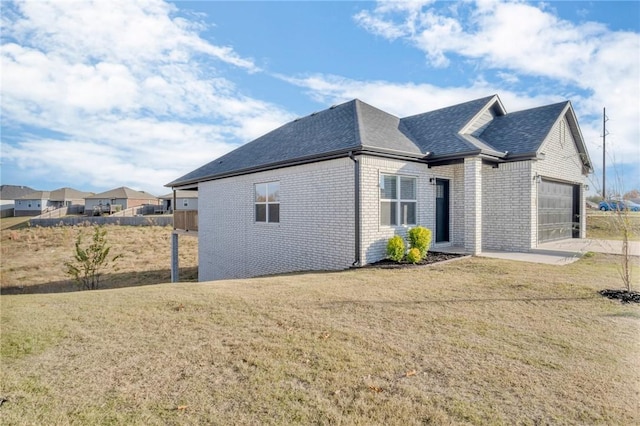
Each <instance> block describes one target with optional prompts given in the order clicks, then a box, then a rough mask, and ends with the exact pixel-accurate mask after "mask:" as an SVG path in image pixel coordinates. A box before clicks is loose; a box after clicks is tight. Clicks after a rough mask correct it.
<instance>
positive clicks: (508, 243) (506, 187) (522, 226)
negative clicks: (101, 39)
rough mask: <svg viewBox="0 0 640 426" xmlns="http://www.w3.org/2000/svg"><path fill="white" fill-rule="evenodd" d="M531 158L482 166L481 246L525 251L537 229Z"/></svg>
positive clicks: (529, 246) (488, 248) (490, 248)
mask: <svg viewBox="0 0 640 426" xmlns="http://www.w3.org/2000/svg"><path fill="white" fill-rule="evenodd" d="M534 185H535V183H534V182H533V174H532V172H531V161H516V162H512V163H503V164H500V165H498V167H497V168H494V167H493V166H491V165H486V164H485V165H483V166H482V200H483V203H482V248H483V249H485V250H511V251H527V250H529V249H531V247H533V245H532V244H533V243H534V241H532V239H531V238H532V236H535V235H536V233H535V232H533V231H532V230H536V229H537V222H536V221H535V218H536V217H537V213H536V204H535V203H534V202H533V201H534V199H533V196H532V191H533V188H534Z"/></svg>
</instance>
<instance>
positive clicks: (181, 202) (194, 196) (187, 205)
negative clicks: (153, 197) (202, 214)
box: [158, 191, 198, 213]
mask: <svg viewBox="0 0 640 426" xmlns="http://www.w3.org/2000/svg"><path fill="white" fill-rule="evenodd" d="M158 198H159V199H160V200H161V201H162V209H163V211H165V212H169V213H171V212H173V210H174V206H173V192H172V193H170V194H165V195H162V196H160V197H158ZM175 199H176V201H175V203H176V205H175V210H198V191H176V195H175Z"/></svg>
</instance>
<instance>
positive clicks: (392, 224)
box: [167, 95, 592, 281]
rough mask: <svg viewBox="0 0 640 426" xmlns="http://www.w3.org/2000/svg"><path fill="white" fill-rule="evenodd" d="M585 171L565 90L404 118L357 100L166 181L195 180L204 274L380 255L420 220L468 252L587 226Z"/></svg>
mask: <svg viewBox="0 0 640 426" xmlns="http://www.w3.org/2000/svg"><path fill="white" fill-rule="evenodd" d="M591 169H592V166H591V161H590V158H589V155H588V153H587V149H586V146H585V143H584V140H583V138H582V134H581V131H580V127H579V125H578V121H577V118H576V115H575V112H574V110H573V107H572V106H571V103H570V102H569V101H565V102H560V103H557V104H552V105H546V106H542V107H538V108H532V109H528V110H524V111H518V112H513V113H507V111H506V109H505V107H504V105H503V104H502V102H501V100H500V98H499V97H498V96H497V95H494V96H489V97H486V98H482V99H477V100H473V101H470V102H465V103H462V104H458V105H454V106H450V107H447V108H442V109H439V110H436V111H431V112H426V113H423V114H418V115H414V116H410V117H405V118H398V117H395V116H393V115H391V114H389V113H387V112H385V111H382V110H380V109H377V108H375V107H373V106H371V105H368V104H366V103H364V102H362V101H360V100H357V99H355V100H352V101H349V102H346V103H343V104H341V105H337V106H333V107H331V108H329V109H326V110H324V111H321V112H318V113H314V114H311V115H309V116H307V117H304V118H300V119H297V120H294V121H293V122H290V123H288V124H285V125H284V126H282V127H280V128H278V129H276V130H273V131H272V132H270V133H267V134H266V135H264V136H261V137H259V138H258V139H256V140H254V141H253V142H250V143H247V144H246V145H243V146H241V147H240V148H238V149H236V150H234V151H232V152H230V153H228V154H226V155H224V156H222V157H220V158H218V159H216V160H214V161H212V162H210V163H208V164H206V165H204V166H202V167H200V168H198V169H196V170H194V171H192V172H190V173H188V174H186V175H185V176H182V177H181V178H179V179H177V180H175V181H173V182H171V183H169V184H168V185H167V186H170V187H172V188H173V189H174V190H184V189H197V190H198V194H199V201H198V203H199V204H198V215H199V225H198V238H199V243H198V256H199V272H198V276H199V279H200V280H202V281H207V280H215V279H227V278H240V277H252V276H257V275H264V274H274V273H284V272H290V271H301V270H336V269H344V268H348V267H350V266H352V265H354V266H359V265H364V264H368V263H372V262H376V261H378V260H380V259H383V258H384V257H385V256H386V253H385V247H386V243H387V240H388V239H389V238H390V237H392V236H393V235H396V234H399V235H405V234H406V232H407V230H408V229H410V228H411V227H413V226H416V225H422V226H424V227H426V228H430V229H431V230H432V231H433V243H432V245H433V247H432V248H434V249H436V250H437V249H438V248H442V247H450V246H459V247H461V248H463V249H464V250H465V251H467V252H468V253H472V254H478V253H481V252H482V251H483V250H512V251H528V250H531V249H532V248H536V247H538V246H539V245H540V244H542V243H544V242H547V241H552V240H557V239H565V238H583V237H584V236H585V229H586V228H585V218H586V215H585V197H584V190H585V179H586V176H587V175H588V173H590V171H591ZM176 235H177V233H174V239H173V240H172V241H174V244H175V246H176V247H177V237H175V236H176ZM173 252H174V253H175V252H177V250H173ZM174 257H175V254H174Z"/></svg>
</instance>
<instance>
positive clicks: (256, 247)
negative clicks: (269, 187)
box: [198, 158, 355, 281]
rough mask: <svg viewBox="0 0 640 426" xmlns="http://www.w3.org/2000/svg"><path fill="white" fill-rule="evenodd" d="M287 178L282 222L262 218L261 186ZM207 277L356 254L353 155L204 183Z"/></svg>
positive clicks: (331, 265)
mask: <svg viewBox="0 0 640 426" xmlns="http://www.w3.org/2000/svg"><path fill="white" fill-rule="evenodd" d="M272 181H279V182H280V223H256V222H255V218H254V210H255V208H254V184H256V183H264V182H272ZM198 191H199V192H198V195H199V203H198V216H199V223H198V228H199V230H198V236H199V240H200V241H199V244H198V259H199V271H198V276H199V279H200V280H201V281H209V280H219V279H229V278H244V277H253V276H258V275H266V274H277V273H284V272H292V271H304V270H339V269H345V268H348V267H349V266H351V264H352V262H353V261H354V260H355V232H354V226H355V225H354V222H355V220H354V215H355V213H354V212H355V202H354V192H355V191H354V164H353V161H351V160H350V159H348V158H343V159H337V160H330V161H323V162H320V163H314V164H307V165H302V166H295V167H287V168H282V169H279V170H272V171H267V172H260V173H254V174H250V175H245V176H238V177H233V178H228V179H221V180H215V181H210V182H202V183H200V184H199V185H198Z"/></svg>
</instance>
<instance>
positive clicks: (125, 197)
mask: <svg viewBox="0 0 640 426" xmlns="http://www.w3.org/2000/svg"><path fill="white" fill-rule="evenodd" d="M84 202H85V208H84V209H85V213H86V214H87V215H96V214H102V213H115V212H117V211H120V210H126V209H129V208H132V207H139V206H158V205H160V200H159V199H158V198H157V197H154V196H153V195H151V194H148V193H146V192H143V191H136V190H134V189H131V188H127V187H126V186H123V187H120V188H115V189H111V190H109V191H106V192H101V193H99V194H95V195H91V196H89V197H86V198H85V199H84Z"/></svg>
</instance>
